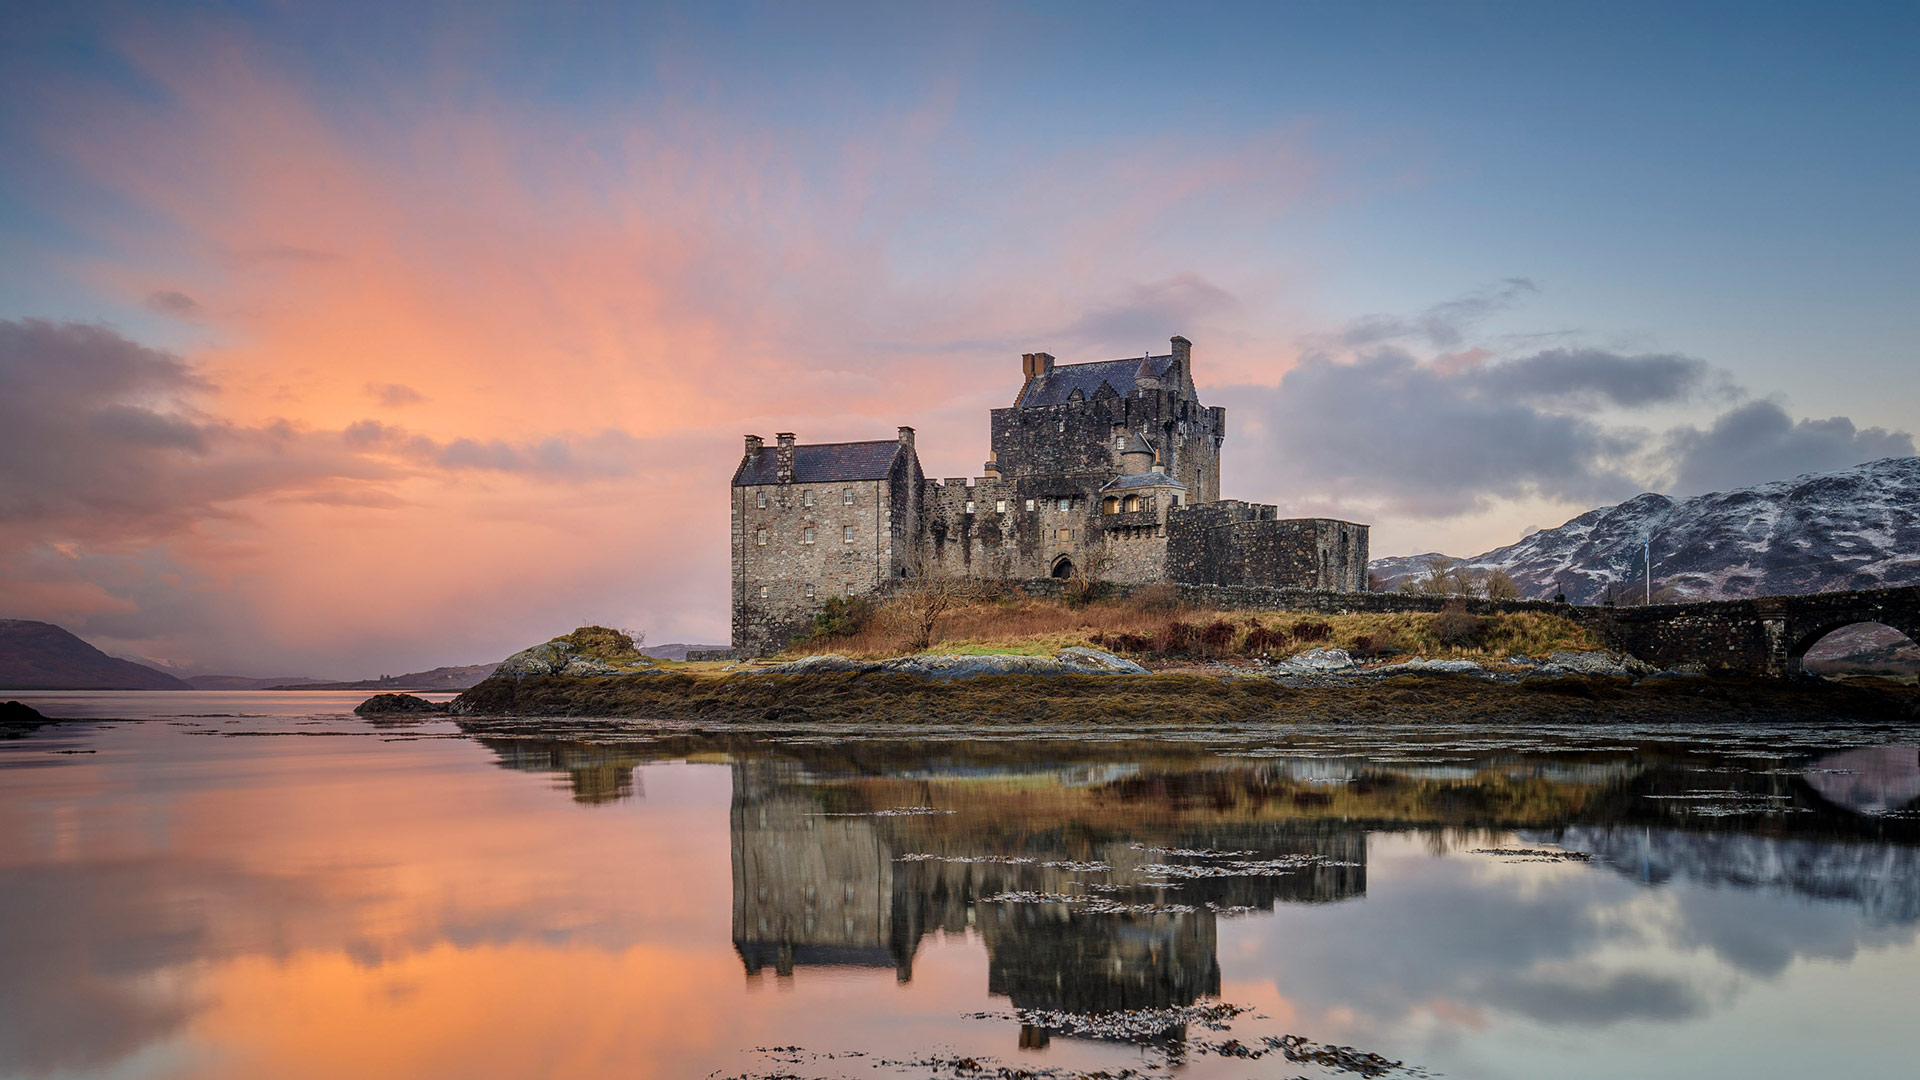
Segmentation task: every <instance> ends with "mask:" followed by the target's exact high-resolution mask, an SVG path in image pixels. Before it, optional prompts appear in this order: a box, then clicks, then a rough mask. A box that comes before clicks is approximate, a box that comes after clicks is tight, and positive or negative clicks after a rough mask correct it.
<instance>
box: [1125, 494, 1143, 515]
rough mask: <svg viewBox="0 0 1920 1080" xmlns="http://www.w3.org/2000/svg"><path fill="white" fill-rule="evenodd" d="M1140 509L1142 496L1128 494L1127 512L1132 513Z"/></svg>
mask: <svg viewBox="0 0 1920 1080" xmlns="http://www.w3.org/2000/svg"><path fill="white" fill-rule="evenodd" d="M1138 509H1140V496H1138V495H1129V496H1127V513H1129V514H1131V513H1133V512H1134V511H1135V510H1138Z"/></svg>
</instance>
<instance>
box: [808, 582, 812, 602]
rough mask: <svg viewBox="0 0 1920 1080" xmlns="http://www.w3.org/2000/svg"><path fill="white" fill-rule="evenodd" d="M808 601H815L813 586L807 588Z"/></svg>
mask: <svg viewBox="0 0 1920 1080" xmlns="http://www.w3.org/2000/svg"><path fill="white" fill-rule="evenodd" d="M807 599H809V600H811V599H813V586H812V585H808V586H807Z"/></svg>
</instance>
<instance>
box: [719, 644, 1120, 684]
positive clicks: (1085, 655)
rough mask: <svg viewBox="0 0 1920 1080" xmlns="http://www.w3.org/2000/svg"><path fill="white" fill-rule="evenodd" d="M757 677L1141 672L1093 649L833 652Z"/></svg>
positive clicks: (770, 668) (761, 670)
mask: <svg viewBox="0 0 1920 1080" xmlns="http://www.w3.org/2000/svg"><path fill="white" fill-rule="evenodd" d="M752 670H753V671H754V672H755V673H757V674H762V675H815V674H822V673H829V672H848V671H852V672H860V673H863V674H871V675H917V676H919V677H921V678H923V679H935V680H939V681H942V682H945V681H947V680H950V679H971V678H977V677H979V676H982V675H1145V674H1148V672H1147V669H1146V668H1143V667H1141V666H1140V665H1139V664H1136V663H1134V662H1133V661H1131V660H1128V659H1125V658H1124V657H1119V656H1115V655H1114V654H1112V653H1110V652H1103V651H1101V650H1099V649H1088V648H1082V647H1080V646H1070V647H1068V648H1065V649H1061V650H1060V651H1059V653H1058V654H1056V655H1054V656H1012V655H990V656H951V655H942V654H938V653H924V654H921V655H919V656H901V657H895V658H893V659H890V660H854V659H851V658H849V657H845V656H841V655H839V654H837V653H828V654H826V655H823V656H805V657H801V658H800V659H798V660H792V661H788V662H787V663H784V664H766V665H763V666H761V667H756V668H754V669H752Z"/></svg>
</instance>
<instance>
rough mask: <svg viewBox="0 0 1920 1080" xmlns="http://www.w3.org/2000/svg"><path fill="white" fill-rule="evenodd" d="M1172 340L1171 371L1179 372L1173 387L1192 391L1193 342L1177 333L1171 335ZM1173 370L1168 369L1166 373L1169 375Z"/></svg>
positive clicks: (1188, 391)
mask: <svg viewBox="0 0 1920 1080" xmlns="http://www.w3.org/2000/svg"><path fill="white" fill-rule="evenodd" d="M1172 340H1173V371H1178V372H1179V373H1180V374H1179V377H1178V378H1177V379H1175V381H1174V386H1175V389H1178V390H1184V391H1186V392H1187V393H1189V394H1191V393H1192V392H1193V342H1191V341H1188V340H1187V339H1186V338H1183V337H1181V336H1180V335H1179V334H1175V335H1173V339H1172ZM1173 371H1169V372H1167V374H1169V375H1171V374H1173Z"/></svg>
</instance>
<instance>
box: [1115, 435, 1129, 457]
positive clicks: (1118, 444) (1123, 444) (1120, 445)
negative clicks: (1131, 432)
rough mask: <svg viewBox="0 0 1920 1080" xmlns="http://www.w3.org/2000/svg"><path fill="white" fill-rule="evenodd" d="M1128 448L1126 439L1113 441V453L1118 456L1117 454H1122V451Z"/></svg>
mask: <svg viewBox="0 0 1920 1080" xmlns="http://www.w3.org/2000/svg"><path fill="white" fill-rule="evenodd" d="M1126 448H1127V440H1126V439H1125V438H1119V439H1115V440H1113V452H1114V453H1116V454H1117V453H1120V452H1121V451H1123V450H1125V449H1126Z"/></svg>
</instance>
